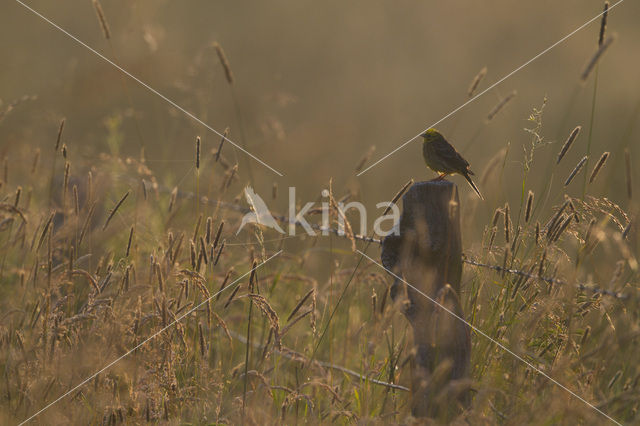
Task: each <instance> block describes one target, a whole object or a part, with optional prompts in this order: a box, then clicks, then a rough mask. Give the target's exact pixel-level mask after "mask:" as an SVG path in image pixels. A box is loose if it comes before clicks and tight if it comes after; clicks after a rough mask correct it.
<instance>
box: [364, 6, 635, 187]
mask: <svg viewBox="0 0 640 426" xmlns="http://www.w3.org/2000/svg"><path fill="white" fill-rule="evenodd" d="M623 1H624V0H620V1H618V2H617V3H615V4H614V5H612V6H610V7H609V9H608V11H611V9H613V8H614V7H616V6H618V5H619V4H620V3H622V2H623ZM603 14H604V12H601V13H599V14H597V15H596V16H594V17H593V18H591V19H589V20H588V21H587V22H585V23H584V24H582V25H580V26H579V27H578V28H576V29H575V30H573V31H572V32H570V33H569V34H567V35H566V36H564V37H562V38H561V39H560V40H558V41H556V42H555V43H553V44H552V45H551V46H549V47H547V48H546V49H544V50H543V51H542V52H540V53H538V54H537V55H536V56H534V57H533V58H531V59H529V60H528V61H527V62H525V63H524V64H522V65H520V66H519V67H518V68H516V69H514V70H513V71H511V72H510V73H509V74H507V75H505V76H504V77H502V78H501V79H500V80H498V81H496V82H495V83H493V84H492V85H491V86H489V87H487V88H486V89H484V90H483V91H482V92H480V93H478V94H477V95H475V96H474V97H473V98H471V99H469V100H468V101H466V102H465V103H463V104H462V105H460V106H459V107H457V108H456V109H454V110H453V111H451V112H449V113H448V114H447V115H445V116H444V117H442V118H441V119H440V120H438V121H436V122H435V123H433V124H432V125H430V126H429V127H427V128H426V129H424V130H422V131H421V132H420V133H418V134H417V135H415V136H414V137H412V138H411V139H408V140H407V141H405V142H404V143H402V145H400V146H398V147H397V148H396V149H394V150H393V151H391V152H389V153H388V154H387V155H385V156H384V157H382V158H380V159H379V160H378V161H376V162H375V163H373V164H372V165H370V166H369V167H367V168H366V169H364V170H363V171H361V172H360V173H358V174H357V175H356V176H361V175H363V174H364V173H366V172H367V171H368V170H369V169H371V168H373V167H375V166H376V165H378V164H380V163H381V162H382V161H384V160H386V159H387V158H389V157H390V156H392V155H393V154H395V153H396V152H398V151H400V150H401V149H402V148H404V147H405V146H407V145H409V144H410V143H411V142H413V141H414V140H416V139H417V138H418V137H420V135H422V134H423V133H424V132H426V131H427V130H428V129H430V128H431V127H435V126H437V125H438V124H440V123H442V122H443V121H444V120H446V119H447V118H449V117H451V116H452V115H453V114H455V113H457V112H458V111H460V110H461V109H462V108H464V107H466V106H467V105H469V104H470V103H472V102H473V101H475V100H476V99H478V98H479V97H480V96H482V95H484V94H485V93H487V92H488V91H489V90H491V89H493V88H494V87H496V86H497V85H499V84H500V83H502V82H503V81H505V80H506V79H508V78H509V77H511V76H512V75H514V74H515V73H517V72H518V71H520V70H522V69H523V68H524V67H526V66H527V65H529V64H531V63H532V62H534V61H535V60H537V59H538V58H540V57H541V56H543V55H544V54H545V53H547V52H549V51H550V50H552V49H553V48H554V47H556V46H558V45H559V44H562V43H563V42H564V41H566V40H567V39H568V38H570V37H571V36H573V35H574V34H576V33H577V32H578V31H580V30H582V29H583V28H585V27H586V26H588V25H589V24H591V23H592V22H593V21H596V20H597V19H598V18H600V17H601V16H602V15H603Z"/></svg>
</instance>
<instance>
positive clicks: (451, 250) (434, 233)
mask: <svg viewBox="0 0 640 426" xmlns="http://www.w3.org/2000/svg"><path fill="white" fill-rule="evenodd" d="M402 204H403V212H402V216H401V218H400V223H399V227H400V234H399V235H393V234H392V235H389V236H387V237H386V238H385V239H384V241H383V243H382V263H383V265H384V266H385V268H387V269H389V270H391V271H393V272H394V273H395V274H397V275H398V276H400V277H402V278H403V279H404V280H405V281H406V282H407V283H409V284H411V285H412V286H414V287H416V288H417V289H419V290H420V291H421V292H423V293H425V294H426V295H428V296H429V297H430V298H431V299H433V300H434V301H436V302H437V303H438V304H440V305H441V306H444V307H446V308H447V309H448V310H450V311H451V312H453V313H455V314H456V315H458V316H459V317H460V318H465V317H464V314H463V312H462V307H461V305H460V302H459V299H458V295H459V294H460V277H461V275H462V238H461V235H460V214H459V212H460V201H459V199H458V188H457V186H456V185H455V184H453V183H451V182H448V181H444V180H443V181H431V182H418V183H416V184H414V185H413V186H412V187H411V188H409V190H408V191H407V193H406V194H405V195H404V196H403V198H402ZM402 295H404V296H405V298H406V301H407V302H406V303H405V305H404V306H405V310H404V314H405V316H406V317H407V319H408V320H409V322H410V323H411V326H412V328H413V335H414V351H413V354H414V358H413V362H412V372H411V373H412V384H411V388H412V412H413V415H414V416H416V417H443V416H444V417H448V416H449V415H450V414H452V413H454V412H455V411H456V408H457V407H456V405H462V406H466V405H468V402H469V384H470V383H469V380H468V376H469V368H470V353H471V338H470V335H469V329H468V326H467V325H466V324H465V323H463V322H462V321H460V319H457V318H455V317H454V316H453V315H451V314H450V313H448V312H446V311H445V310H444V309H442V308H441V307H440V306H438V304H436V303H434V302H433V301H431V300H429V299H427V298H426V297H424V296H423V295H421V294H419V293H418V292H417V291H416V290H415V289H412V288H410V287H409V286H407V285H405V283H403V282H402V281H400V280H397V279H396V281H395V282H394V283H393V285H392V288H391V296H392V297H393V298H394V299H396V298H398V297H401V296H402Z"/></svg>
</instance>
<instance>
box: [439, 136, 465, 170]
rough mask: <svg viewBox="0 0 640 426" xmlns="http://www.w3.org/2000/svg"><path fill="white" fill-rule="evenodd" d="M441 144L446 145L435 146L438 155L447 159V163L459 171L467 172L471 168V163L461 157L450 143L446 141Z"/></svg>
mask: <svg viewBox="0 0 640 426" xmlns="http://www.w3.org/2000/svg"><path fill="white" fill-rule="evenodd" d="M443 139H444V138H443ZM441 142H444V143H436V144H434V148H435V151H436V154H437V155H439V156H440V158H446V159H447V162H448V163H449V164H450V165H451V166H453V167H455V168H456V169H458V170H466V169H467V168H469V162H468V161H467V160H465V159H464V158H462V155H460V153H458V151H456V149H455V148H454V147H453V146H451V144H450V143H449V142H447V141H446V140H443V141H441Z"/></svg>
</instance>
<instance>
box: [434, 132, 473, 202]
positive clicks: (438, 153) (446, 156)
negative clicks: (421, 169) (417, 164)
mask: <svg viewBox="0 0 640 426" xmlns="http://www.w3.org/2000/svg"><path fill="white" fill-rule="evenodd" d="M421 136H422V137H423V138H424V142H423V143H422V156H423V157H424V162H425V163H426V164H427V167H429V168H430V169H431V170H433V171H434V172H436V173H439V174H440V176H438V177H437V178H435V179H433V180H442V179H444V178H445V177H446V176H447V175H450V174H454V173H458V174H460V175H462V176H463V177H464V178H465V179H466V180H467V182H469V185H471V188H473V190H474V191H475V192H476V194H478V197H480V199H481V200H484V198H483V197H482V194H481V193H480V190H479V189H478V187H477V186H476V185H475V183H473V181H472V180H471V177H470V176H472V175H473V174H474V173H473V172H472V171H471V169H470V168H469V162H468V161H467V160H465V159H464V158H462V155H460V153H459V152H458V151H456V149H455V148H454V147H453V146H451V144H450V143H449V142H447V140H446V139H445V138H444V136H442V134H441V133H440V132H439V131H437V130H436V129H434V128H430V129H428V130H427V131H426V132H424V133H423V134H422V135H421Z"/></svg>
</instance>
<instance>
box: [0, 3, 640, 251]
mask: <svg viewBox="0 0 640 426" xmlns="http://www.w3.org/2000/svg"><path fill="white" fill-rule="evenodd" d="M28 4H29V5H30V6H31V7H33V8H35V9H36V10H37V11H39V12H40V13H42V14H43V15H44V16H46V17H48V18H50V19H51V20H52V21H53V22H55V23H57V24H59V25H60V26H61V27H62V28H64V29H66V30H67V31H69V32H70V33H72V34H74V35H75V36H77V37H78V38H79V39H80V40H82V41H83V42H86V43H87V44H88V45H89V46H92V47H93V48H95V49H96V50H97V51H99V52H101V53H103V54H104V55H105V56H107V57H109V58H111V59H112V60H114V61H115V62H117V63H118V64H120V65H121V66H122V67H123V68H125V69H126V70H128V71H129V72H131V73H132V74H134V75H135V76H137V77H138V78H140V79H141V80H142V81H144V82H146V83H148V84H149V85H150V86H152V87H153V88H155V89H157V90H158V91H159V92H160V93H162V94H163V95H166V96H167V97H169V98H170V99H172V100H174V101H175V102H177V103H178V104H179V105H181V106H183V107H184V108H186V109H187V110H189V111H191V112H193V113H194V114H195V115H196V116H198V117H199V118H201V119H202V120H203V121H205V122H206V123H208V124H209V125H211V126H212V127H213V128H215V129H217V130H219V131H223V130H224V129H225V128H226V127H227V126H228V127H230V129H231V138H232V140H234V141H236V142H238V143H245V144H246V147H247V149H249V150H250V151H251V152H252V153H255V155H257V156H258V157H260V158H261V159H263V160H264V161H265V162H266V163H268V164H269V165H271V166H272V167H274V168H275V169H277V170H279V171H281V172H282V173H283V174H284V177H278V176H277V175H275V174H274V173H272V172H271V171H270V170H268V169H267V168H265V167H263V166H261V165H260V164H259V163H257V162H255V161H254V160H250V159H249V158H248V157H247V156H246V155H244V154H242V153H239V152H238V153H233V152H232V150H231V149H230V148H231V146H229V145H227V146H226V147H225V150H226V151H224V154H225V155H226V156H227V158H228V159H229V161H230V162H231V163H233V162H235V161H236V159H237V161H238V163H239V171H238V175H239V177H240V180H239V183H238V185H237V187H236V193H237V194H240V192H241V191H242V188H243V187H244V185H245V184H247V183H249V182H250V181H251V180H253V185H254V186H255V187H256V191H257V192H258V193H259V194H269V193H270V192H271V187H272V185H273V184H274V182H276V183H277V184H278V186H279V187H280V188H281V189H280V194H281V195H280V197H279V200H278V201H277V202H275V201H272V206H273V205H275V204H277V203H280V204H279V206H278V207H279V208H281V209H282V210H283V211H284V210H285V205H286V197H284V195H286V187H287V186H296V187H297V188H298V192H297V196H298V197H299V198H300V200H304V201H305V202H306V201H313V200H314V199H317V198H318V197H319V195H320V191H321V190H322V189H323V188H326V187H327V185H328V181H329V179H331V178H332V179H333V187H334V191H335V192H336V193H337V195H342V193H343V192H344V191H347V190H350V191H353V192H354V193H355V194H356V198H358V199H361V200H363V201H364V202H365V203H366V204H367V205H368V206H370V207H371V209H372V210H371V211H374V210H375V207H374V205H375V203H377V202H380V201H383V200H388V199H390V198H391V197H392V196H393V194H394V193H395V192H396V191H397V189H398V188H399V187H401V186H402V184H404V183H405V182H406V181H407V180H408V179H410V178H414V179H416V180H426V179H431V178H432V177H434V174H433V173H432V172H431V171H429V170H427V169H426V167H425V166H424V164H423V162H422V159H421V154H420V153H421V147H420V143H419V141H414V142H413V143H411V144H409V145H408V146H406V147H405V148H404V149H402V150H401V151H399V152H398V153H396V154H395V155H393V156H391V157H390V158H388V159H387V160H386V161H384V162H382V163H381V164H379V165H377V166H376V167H374V168H372V169H371V170H369V171H368V172H366V173H365V174H363V175H362V176H360V177H356V176H355V174H356V173H355V168H356V166H357V164H358V163H359V161H360V160H361V159H362V157H363V156H364V155H365V154H366V153H367V152H368V151H369V150H370V147H371V146H375V148H376V150H375V152H374V153H373V155H372V156H371V158H370V159H369V160H368V162H367V164H371V163H372V162H373V161H375V160H377V159H378V158H380V157H382V156H383V155H385V154H386V153H388V152H389V151H391V150H393V149H394V148H396V147H397V146H398V145H400V144H401V143H403V142H405V141H406V140H407V139H409V138H411V137H413V136H414V135H416V134H418V132H420V131H421V130H423V129H424V128H426V127H427V126H429V125H430V124H432V123H434V122H436V121H437V120H439V119H440V118H442V117H443V116H444V115H445V114H447V113H449V112H450V111H451V110H453V109H454V108H456V107H458V106H459V105H460V104H462V103H463V102H465V101H466V100H467V99H468V97H467V89H468V87H469V85H470V83H471V81H472V80H473V78H474V76H475V75H476V74H477V73H478V72H479V71H480V70H481V69H482V68H483V67H487V74H486V77H485V78H484V79H483V81H482V82H481V83H480V85H479V86H478V90H476V93H477V92H479V91H481V90H483V89H484V88H486V87H488V86H489V85H490V84H492V83H493V82H495V81H497V80H498V79H500V78H501V77H503V76H504V75H506V74H508V73H509V72H511V71H512V70H514V69H515V68H516V67H518V66H520V65H521V64H523V63H524V62H526V61H527V60H529V59H530V58H532V57H533V56H534V55H536V54H538V53H539V52H541V51H542V50H544V49H545V48H547V47H548V46H550V45H551V44H553V43H555V42H556V41H558V40H559V39H560V38H562V37H563V36H565V35H567V34H569V33H570V32H572V31H573V30H574V29H576V28H577V27H579V26H580V25H582V24H583V23H585V22H586V21H588V20H589V19H591V18H593V17H594V16H596V14H598V13H599V12H601V10H602V6H603V2H602V1H600V0H593V1H584V0H572V1H561V2H557V1H547V0H544V1H536V2H517V3H514V2H511V1H504V0H503V1H495V2H491V4H490V5H486V4H479V3H478V2H435V1H427V2H425V1H420V2H415V1H414V2H403V3H402V4H398V3H395V2H393V3H390V2H382V1H366V2H364V1H356V2H347V3H345V2H338V1H326V2H321V3H318V2H314V1H299V0H296V1H284V0H282V1H270V2H259V1H248V2H232V3H230V2H224V1H190V2H176V1H166V0H155V1H138V2H129V1H123V0H104V1H102V6H103V9H104V14H105V17H106V20H107V21H108V25H109V27H110V31H111V40H110V41H107V40H105V38H104V37H103V34H102V31H101V28H100V25H99V23H98V19H97V18H96V13H95V11H94V9H93V5H92V3H91V1H89V0H86V1H69V0H61V1H57V2H55V3H52V2H46V1H38V0H31V1H29V2H28ZM639 15H640V4H638V3H637V2H633V1H625V2H623V3H622V4H620V5H619V6H617V7H615V8H614V9H613V10H612V11H611V13H610V15H609V26H608V34H613V33H615V34H617V36H618V37H617V40H616V41H615V43H614V44H613V45H612V47H611V48H610V49H609V50H608V51H607V52H606V53H605V55H604V57H603V60H602V61H601V63H600V66H599V83H598V92H597V101H596V114H595V120H594V125H593V142H592V151H593V156H594V157H595V158H593V159H592V163H591V164H593V162H594V161H595V160H596V159H597V157H598V156H599V155H600V154H601V153H602V151H605V150H606V151H611V153H612V155H611V157H610V159H609V162H608V164H607V167H606V168H605V169H604V170H603V172H602V175H601V176H600V177H599V179H598V182H597V184H598V185H597V186H596V187H595V189H594V192H595V193H602V192H603V191H607V193H608V196H609V197H610V198H611V199H613V200H614V201H616V202H619V203H621V204H622V206H623V207H625V200H624V199H625V191H624V189H623V186H624V179H625V177H624V168H623V167H622V166H623V164H624V160H623V149H624V147H629V149H631V151H632V158H633V159H634V162H635V163H637V161H636V160H637V158H638V155H639V154H638V150H637V149H635V148H634V146H633V145H634V142H637V141H638V139H639V138H640V133H639V132H640V129H637V128H636V127H634V125H635V124H637V122H638V117H639V115H638V106H639V105H640V80H638V78H637V68H638V63H639V62H640V57H639V55H638V52H639V46H638V42H639V40H640V27H639V26H638V25H637V18H638V16H639ZM598 31H599V19H597V20H595V21H594V22H593V23H592V24H590V25H589V26H588V27H586V28H585V29H583V30H581V31H580V32H578V33H577V34H575V35H574V36H572V37H571V38H570V39H568V40H567V41H566V42H564V43H562V44H561V45H559V46H557V47H556V48H555V49H553V50H551V51H550V52H549V53H547V54H545V55H544V56H542V57H541V58H539V59H538V60H537V61H535V62H533V63H532V64H530V65H529V66H527V67H526V68H524V69H523V70H521V71H520V72H518V73H517V74H516V75H514V76H513V77H511V78H509V79H508V80H506V81H505V82H503V83H502V84H500V85H499V86H498V87H496V88H495V89H492V90H491V91H489V92H488V93H486V94H485V95H483V96H482V97H480V98H479V99H478V100H477V101H475V102H473V103H472V104H470V105H468V106H467V107H465V108H464V109H462V110H461V111H459V112H458V113H457V114H455V115H454V116H452V117H450V118H448V119H446V120H445V121H443V122H442V123H441V124H439V126H438V128H439V129H440V130H441V131H442V132H443V133H444V134H445V136H446V137H447V138H448V139H449V140H450V141H451V142H452V143H453V145H454V146H456V148H457V149H458V150H459V151H461V152H462V153H463V154H464V156H465V157H466V158H467V159H468V160H469V162H470V163H471V166H472V169H473V170H475V172H476V174H477V175H480V176H478V179H481V178H482V173H483V170H484V169H485V167H486V166H487V164H489V162H490V160H491V159H492V158H494V157H495V155H496V154H497V153H498V152H499V151H500V150H501V149H504V148H506V147H507V146H509V154H508V155H507V158H506V162H505V163H504V164H505V169H504V171H503V172H502V173H505V174H509V176H513V177H514V178H513V179H499V180H495V181H492V180H490V179H489V180H485V181H484V182H483V183H482V184H481V185H480V186H481V189H482V190H483V192H484V193H486V194H487V200H488V202H487V203H484V204H481V205H479V206H478V210H477V214H479V215H481V216H477V217H476V218H475V219H474V220H481V221H482V222H483V223H486V222H487V220H490V217H491V215H492V214H493V209H494V207H495V206H496V205H500V204H503V203H504V202H505V201H509V200H512V202H518V201H519V200H520V194H521V191H522V180H521V172H522V160H523V147H524V146H529V144H530V142H531V136H530V135H529V134H528V133H527V132H525V131H524V130H523V129H524V128H525V127H531V126H530V123H529V122H528V121H527V119H528V117H529V115H530V114H531V112H532V111H533V108H534V107H535V108H540V106H541V105H542V104H543V101H544V98H545V97H547V98H548V101H547V105H546V107H545V109H544V115H543V118H542V128H541V130H540V134H541V136H543V137H544V141H546V142H549V143H552V145H549V146H544V147H542V148H541V149H539V150H537V151H536V154H535V155H536V160H537V161H535V162H534V166H533V169H532V173H531V174H530V176H529V178H528V181H527V187H530V188H531V189H533V190H534V191H535V192H537V193H538V192H539V191H541V190H542V189H543V188H542V186H543V183H542V182H543V181H545V179H546V178H547V177H548V171H549V164H550V162H551V161H552V160H553V159H555V156H556V154H557V152H558V150H559V147H560V145H561V144H562V143H563V141H564V139H566V137H567V135H568V134H569V132H570V131H571V130H572V129H573V128H574V127H575V126H576V125H582V126H583V132H582V135H581V136H580V137H579V139H578V140H577V142H576V144H575V145H574V147H573V148H572V150H571V151H570V152H569V154H568V156H567V157H566V160H564V161H565V164H564V168H563V169H562V171H561V172H558V177H557V178H556V179H558V180H564V178H565V177H566V175H567V174H568V173H569V171H570V169H571V168H572V167H573V165H575V164H576V162H577V161H578V160H579V159H580V158H581V157H582V156H583V155H584V154H585V151H586V143H587V132H588V127H589V126H588V125H589V121H590V114H591V101H592V97H593V88H592V85H593V80H594V78H593V75H592V76H591V77H590V79H589V80H588V81H587V82H586V84H581V83H580V81H579V76H580V73H581V72H582V70H583V68H584V65H585V63H586V62H587V61H588V60H589V58H590V57H591V56H592V54H593V53H594V51H595V50H596V48H597V39H598ZM0 37H1V38H2V40H5V42H4V43H2V44H1V45H0V54H1V55H2V58H4V60H3V66H2V67H0V98H1V99H2V101H3V109H4V108H5V107H6V106H7V105H9V104H10V103H11V102H12V101H14V100H16V99H20V98H21V97H22V96H24V95H36V96H37V99H36V100H28V101H24V102H22V103H20V104H18V105H16V106H15V108H14V109H13V111H11V113H10V114H7V115H6V116H5V117H4V120H3V122H2V124H1V125H0V138H1V139H0V149H1V151H2V154H3V156H5V157H6V158H8V159H9V164H11V158H12V156H13V155H15V152H16V150H18V149H19V148H18V147H19V146H20V144H21V141H23V140H29V141H40V143H41V148H42V149H43V156H46V155H47V152H49V151H48V150H49V148H48V147H50V146H53V144H54V143H55V137H56V134H57V128H58V124H59V121H60V119H61V118H62V117H66V120H67V121H66V127H65V138H64V139H65V140H64V142H65V143H66V144H67V145H68V146H69V148H70V152H72V153H73V155H75V156H77V157H76V158H75V160H76V162H77V161H78V160H80V161H83V160H82V159H80V158H78V157H84V159H85V160H87V161H95V159H97V158H98V154H99V153H101V152H109V151H110V150H112V149H113V147H110V146H109V141H108V134H109V129H111V130H112V131H113V128H114V126H116V127H117V130H118V132H120V134H121V135H122V143H121V144H120V146H119V147H118V151H119V154H122V155H130V156H135V157H138V156H139V155H140V147H141V146H142V145H144V147H145V156H146V159H147V161H148V165H149V167H150V168H152V170H153V171H154V173H156V175H157V176H158V177H159V179H160V181H161V183H162V184H165V185H167V186H170V187H173V186H174V185H176V184H177V183H179V182H180V181H181V179H183V178H184V177H185V176H186V175H188V174H189V173H192V172H191V168H192V166H193V157H194V154H193V151H194V140H195V137H196V135H200V136H201V137H202V138H203V144H204V145H203V146H204V150H205V152H210V151H211V150H215V149H217V146H218V144H219V140H220V138H219V137H218V136H216V135H214V134H213V133H211V132H210V131H208V130H207V129H206V128H204V127H203V126H201V125H200V124H198V123H196V122H195V121H193V120H192V119H190V118H189V117H187V116H185V115H184V114H183V113H181V112H179V111H177V110H175V109H174V108H173V107H171V106H170V105H169V104H168V103H166V102H165V101H164V100H162V99H160V98H159V97H157V96H156V95H154V94H152V93H150V92H149V91H148V90H146V89H144V88H143V87H141V86H140V85H139V84H137V83H136V82H134V81H133V80H131V79H129V78H123V76H122V75H121V74H120V72H119V71H117V70H116V69H114V67H112V66H111V65H109V64H108V63H106V62H104V61H103V60H102V59H100V58H98V57H97V56H96V55H94V54H93V53H91V52H89V51H88V50H87V49H86V48H84V47H82V46H80V45H79V44H78V43H76V42H75V41H73V40H72V39H70V38H69V37H67V36H66V35H64V34H62V33H61V32H60V31H58V30H56V29H55V28H53V27H52V26H51V25H49V24H48V23H46V22H44V21H43V20H42V19H41V18H39V17H37V16H35V15H34V14H33V13H32V12H30V11H28V10H27V9H25V8H24V7H23V6H21V5H20V4H18V3H16V2H12V1H8V2H5V4H4V6H3V13H2V14H1V16H0ZM214 41H217V42H219V43H220V45H221V46H222V48H223V49H224V50H225V52H226V56H227V58H228V60H229V62H230V64H231V69H232V71H233V74H234V78H235V80H234V83H233V85H232V86H230V85H229V84H228V83H227V81H226V79H225V74H224V70H223V68H222V67H221V66H220V62H219V60H218V57H217V56H216V51H215V49H214V48H212V46H211V45H212V42H214ZM514 90H515V91H517V96H516V97H515V98H513V99H512V100H511V101H510V102H509V103H508V104H507V105H506V106H505V107H504V108H503V109H502V110H501V111H500V112H499V114H498V115H497V116H496V117H494V118H493V120H491V121H490V122H488V123H487V120H486V119H487V115H488V113H489V112H490V111H491V110H492V109H493V108H494V106H495V105H496V104H498V103H499V102H500V101H501V100H502V99H504V98H505V97H506V96H508V95H509V94H510V93H512V92H513V91H514ZM27 104H29V105H27ZM114 120H115V121H114ZM114 123H115V124H114ZM136 125H137V126H138V128H139V134H138V131H137V130H136ZM30 143H31V142H30ZM616 166H617V167H616ZM249 168H250V169H251V173H250V172H249ZM511 173H514V174H511ZM252 175H253V176H252ZM252 178H253V179H252ZM453 180H454V181H456V182H458V183H459V184H461V193H462V196H463V200H465V199H467V200H469V203H466V204H470V203H471V202H474V203H475V200H474V198H473V197H474V195H473V194H472V192H471V191H470V190H469V188H468V187H467V186H466V184H464V182H463V180H461V179H460V178H459V177H454V178H453ZM578 181H579V182H580V183H579V184H576V185H575V188H573V187H570V188H569V192H570V193H571V192H572V191H573V190H575V194H573V195H576V194H579V193H581V190H582V179H579V180H578ZM190 182H191V180H190ZM463 185H464V186H463ZM483 185H484V187H483ZM618 188H619V189H618ZM527 189H528V188H527ZM273 208H274V209H275V207H273ZM463 208H466V207H465V205H463ZM372 223H373V218H371V219H370V226H371V224H372ZM472 228H475V229H477V230H478V231H481V228H480V227H472ZM471 232H473V231H471ZM477 237H479V235H469V237H468V238H466V239H468V240H475V239H477Z"/></svg>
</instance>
